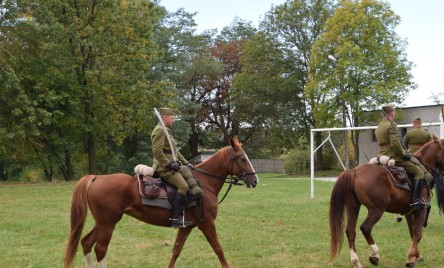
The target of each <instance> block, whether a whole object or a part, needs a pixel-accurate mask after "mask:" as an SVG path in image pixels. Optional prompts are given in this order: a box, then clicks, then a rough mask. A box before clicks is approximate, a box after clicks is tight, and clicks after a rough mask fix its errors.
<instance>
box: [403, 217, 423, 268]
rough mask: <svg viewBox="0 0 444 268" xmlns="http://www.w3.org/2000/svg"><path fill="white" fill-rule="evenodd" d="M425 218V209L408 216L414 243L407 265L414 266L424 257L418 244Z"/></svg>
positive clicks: (411, 246)
mask: <svg viewBox="0 0 444 268" xmlns="http://www.w3.org/2000/svg"><path fill="white" fill-rule="evenodd" d="M424 219H425V209H421V210H418V211H415V212H414V213H413V214H410V215H408V216H406V220H407V224H408V226H409V232H410V237H411V238H412V243H411V245H410V248H409V251H408V252H407V261H406V263H405V266H406V267H414V266H415V263H416V261H419V260H422V259H423V257H422V256H421V254H420V253H419V249H418V245H419V242H420V241H421V238H422V228H423V224H424Z"/></svg>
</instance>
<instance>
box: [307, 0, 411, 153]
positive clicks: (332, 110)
mask: <svg viewBox="0 0 444 268" xmlns="http://www.w3.org/2000/svg"><path fill="white" fill-rule="evenodd" d="M398 23H399V16H397V15H395V14H394V13H393V11H392V10H391V9H390V6H389V4H388V3H385V2H380V1H376V0H363V1H342V2H341V5H340V6H339V8H338V9H337V10H336V12H335V14H334V16H333V17H332V18H331V19H329V20H328V21H327V24H326V29H325V32H324V33H323V35H322V36H321V37H320V38H319V39H318V40H317V41H316V43H315V44H314V46H313V50H312V54H311V62H310V66H309V68H310V76H309V80H310V81H309V83H308V84H307V87H306V91H305V92H306V95H307V97H308V98H309V99H311V100H314V101H313V103H312V109H313V114H314V118H315V119H316V122H317V124H316V127H325V126H329V127H332V126H337V125H338V124H339V122H341V121H342V122H343V123H344V121H343V120H346V121H347V122H346V124H347V125H349V126H360V125H361V124H364V123H366V121H367V120H368V116H369V113H367V111H370V110H375V109H379V108H380V106H381V105H382V104H385V103H400V102H402V101H403V100H404V98H405V96H406V94H407V93H408V92H409V90H412V89H414V88H415V84H414V83H412V82H411V79H412V75H411V73H410V72H411V68H412V63H411V62H409V61H408V60H407V57H406V53H405V45H406V44H405V42H404V41H402V40H401V39H400V38H399V37H398V36H397V34H396V32H395V27H396V26H397V25H398ZM329 55H333V56H334V57H335V58H336V59H337V62H336V63H333V62H332V61H330V60H329V59H328V57H329ZM330 58H331V57H330ZM342 116H344V117H343V119H341V118H342ZM351 138H352V142H353V145H354V148H355V159H356V160H359V159H358V156H359V147H358V143H357V142H358V138H359V132H352V133H351Z"/></svg>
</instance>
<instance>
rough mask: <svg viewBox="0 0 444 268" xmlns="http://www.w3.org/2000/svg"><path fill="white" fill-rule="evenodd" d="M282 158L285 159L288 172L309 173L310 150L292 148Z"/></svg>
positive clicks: (286, 171)
mask: <svg viewBox="0 0 444 268" xmlns="http://www.w3.org/2000/svg"><path fill="white" fill-rule="evenodd" d="M281 158H282V159H283V160H284V163H285V173H287V174H301V173H307V172H308V170H309V169H310V150H308V149H302V150H300V149H291V150H290V151H289V152H288V153H287V154H286V155H284V156H282V157H281Z"/></svg>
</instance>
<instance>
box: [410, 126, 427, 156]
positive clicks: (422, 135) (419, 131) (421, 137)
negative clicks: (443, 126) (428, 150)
mask: <svg viewBox="0 0 444 268" xmlns="http://www.w3.org/2000/svg"><path fill="white" fill-rule="evenodd" d="M431 140H432V136H431V135H430V133H429V132H428V131H427V130H424V129H423V128H420V127H417V128H414V129H412V130H409V131H408V132H407V134H405V136H404V144H405V146H406V147H407V148H409V150H410V152H412V153H416V151H418V150H419V149H420V148H421V147H422V146H423V145H424V144H426V143H427V142H429V141H431Z"/></svg>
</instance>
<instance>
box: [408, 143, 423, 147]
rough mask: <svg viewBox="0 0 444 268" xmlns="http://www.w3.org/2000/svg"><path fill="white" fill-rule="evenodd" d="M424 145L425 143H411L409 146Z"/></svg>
mask: <svg viewBox="0 0 444 268" xmlns="http://www.w3.org/2000/svg"><path fill="white" fill-rule="evenodd" d="M423 145H424V143H409V146H418V147H421V146H423Z"/></svg>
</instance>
